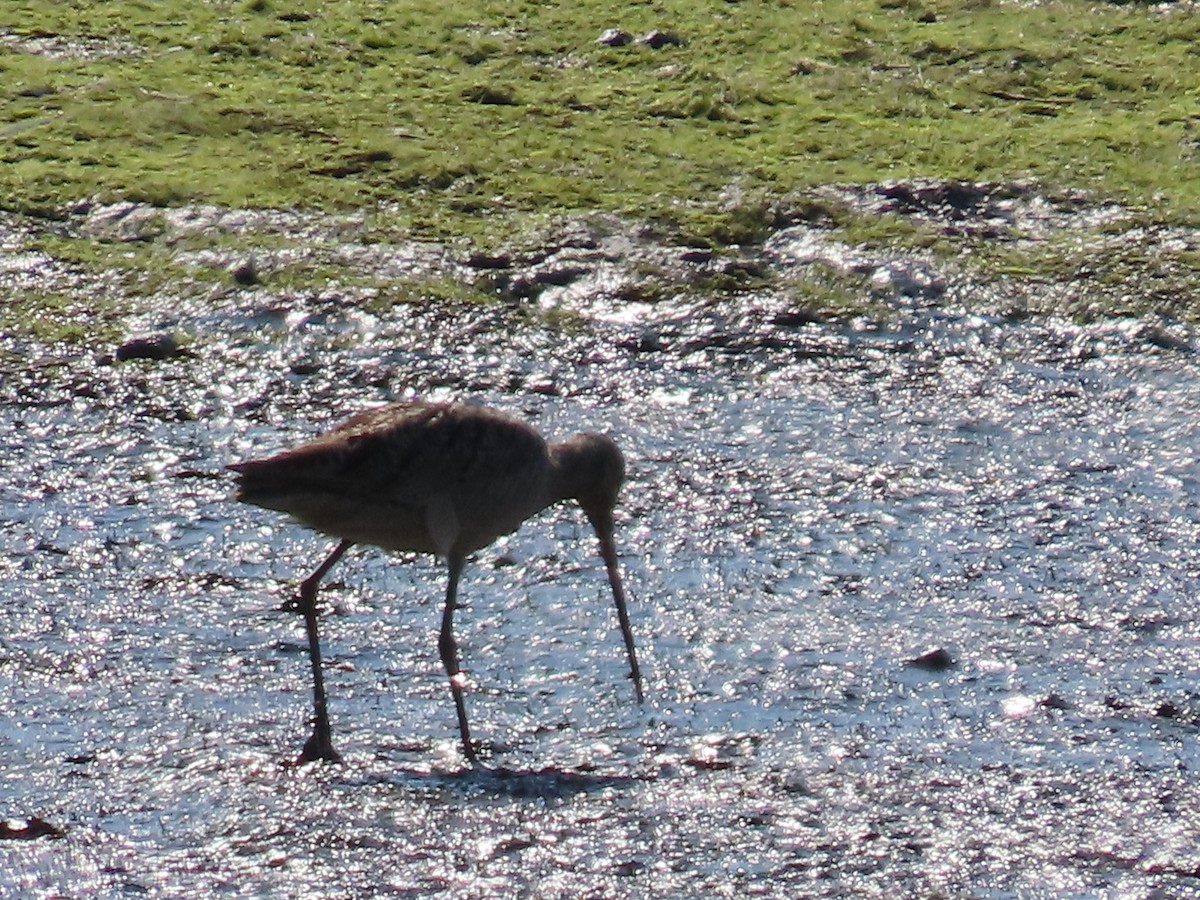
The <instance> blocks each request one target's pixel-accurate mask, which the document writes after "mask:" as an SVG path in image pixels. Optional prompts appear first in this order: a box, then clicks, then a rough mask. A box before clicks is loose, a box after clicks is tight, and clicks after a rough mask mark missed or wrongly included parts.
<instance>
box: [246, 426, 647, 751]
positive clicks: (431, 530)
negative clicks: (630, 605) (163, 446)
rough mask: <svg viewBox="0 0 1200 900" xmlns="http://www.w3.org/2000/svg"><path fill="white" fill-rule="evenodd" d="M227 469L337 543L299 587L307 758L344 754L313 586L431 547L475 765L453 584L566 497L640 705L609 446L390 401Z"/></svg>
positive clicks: (447, 655) (463, 730)
mask: <svg viewBox="0 0 1200 900" xmlns="http://www.w3.org/2000/svg"><path fill="white" fill-rule="evenodd" d="M229 468H230V469H232V470H233V471H234V472H236V473H237V474H238V493H237V499H239V500H242V501H244V502H246V503H252V504H254V505H255V506H261V507H263V508H264V509H273V510H278V511H280V512H285V513H288V514H290V515H291V516H292V517H293V518H294V519H296V520H297V521H299V522H301V523H302V524H304V525H307V526H309V527H310V528H313V529H315V530H317V531H320V532H323V533H325V534H328V535H331V536H333V537H337V538H339V539H340V541H339V543H338V545H337V546H336V547H335V548H334V549H333V552H332V553H330V554H329V556H328V557H327V558H326V559H325V561H324V562H323V563H321V565H320V566H318V567H317V569H316V571H315V572H313V573H312V574H311V575H310V576H309V577H308V578H306V579H305V580H304V581H303V582H302V583H301V585H300V600H299V611H300V612H301V613H303V615H304V622H305V628H306V630H307V632H308V649H309V657H310V660H311V662H312V676H313V709H314V713H315V716H314V725H313V733H312V736H311V737H310V738H309V739H308V741H307V742H306V743H305V745H304V750H303V751H302V753H301V754H300V760H299V761H300V762H308V761H311V760H316V759H324V760H331V761H335V760H337V759H339V757H338V754H337V751H335V750H334V749H333V743H332V740H331V738H330V730H329V714H328V711H327V706H326V702H325V683H324V678H323V676H322V672H321V647H320V641H319V640H318V636H317V588H318V586H319V585H320V582H321V579H322V578H323V577H324V576H325V575H326V573H328V572H329V570H330V569H331V568H333V566H334V565H335V564H336V563H337V561H338V560H339V559H341V558H342V556H343V554H345V552H346V551H347V550H348V549H349V548H350V547H351V546H352V545H354V544H376V545H378V546H380V547H383V548H385V549H388V550H411V551H417V552H429V553H436V554H438V555H439V556H443V557H445V558H446V559H447V561H448V562H449V568H450V581H449V585H448V587H447V589H446V607H445V611H444V612H443V614H442V628H441V635H440V638H439V640H438V649H439V651H440V653H441V658H442V664H443V665H444V666H445V668H446V674H447V675H449V676H450V691H451V693H452V694H453V696H454V707H455V710H456V711H457V713H458V730H459V735H460V736H461V738H462V746H463V752H464V753H465V754H466V755H467V758H468V759H470V760H472V761H474V760H475V747H474V745H473V744H472V743H471V733H470V730H469V728H468V726H467V712H466V707H465V705H464V703H463V685H464V683H465V678H464V677H463V675H462V673H461V671H460V669H459V665H458V646H457V644H456V643H455V641H454V628H453V624H454V610H455V605H456V598H457V594H458V579H459V576H460V575H461V574H462V569H463V564H464V563H465V561H466V558H467V556H468V554H470V553H473V552H474V551H476V550H478V549H480V548H481V547H485V546H487V545H488V544H490V543H491V542H492V541H494V540H495V539H496V538H497V537H499V536H500V535H503V534H508V533H510V532H512V531H515V530H516V529H517V528H518V527H519V526H520V525H521V523H522V522H524V521H525V520H526V519H528V518H529V517H531V516H533V515H535V514H537V513H539V512H541V511H542V510H544V509H546V508H547V507H548V506H551V505H553V504H555V503H558V502H559V501H561V500H570V499H573V500H576V501H577V502H578V503H579V505H580V506H581V507H582V508H583V511H584V513H585V514H586V516H587V518H588V521H589V522H591V524H592V527H593V528H594V529H595V531H596V535H597V537H599V539H600V555H601V556H602V557H603V559H604V566H605V568H606V569H607V571H608V580H609V583H610V584H611V585H612V591H613V598H614V600H615V601H616V606H617V618H618V620H619V622H620V625H621V634H622V636H623V637H624V639H625V649H626V651H627V653H628V655H629V665H630V669H631V677H632V678H633V684H634V690H635V691H636V692H637V698H638V702H639V703H640V702H642V681H641V673H640V672H639V670H638V663H637V654H636V652H635V650H634V646H633V630H632V628H631V627H630V624H629V613H628V611H627V610H626V607H625V592H624V590H623V589H622V586H621V575H620V572H619V571H618V569H617V551H616V546H615V544H614V541H613V507H614V506H615V505H616V502H617V494H618V492H619V491H620V489H621V483H622V482H623V481H624V480H625V460H624V457H622V455H621V451H620V450H619V449H618V448H617V445H616V444H615V443H613V441H612V439H611V438H609V437H607V436H605V435H602V434H577V435H575V437H573V438H571V439H570V440H567V441H563V442H562V443H558V444H549V445H548V444H547V443H546V441H545V440H543V439H542V436H541V435H540V434H538V433H537V431H535V430H534V429H533V428H532V427H530V426H529V425H526V424H525V423H524V422H521V421H519V420H517V419H514V418H512V417H510V416H507V415H504V414H503V413H500V412H497V411H495V410H492V409H487V408H485V407H481V406H470V405H465V404H458V403H419V402H410V403H394V404H391V405H389V406H382V407H379V408H377V409H372V410H368V411H366V412H363V413H360V414H359V415H356V416H354V417H353V418H351V419H350V420H348V421H346V422H344V423H342V424H341V425H339V426H337V427H336V428H334V429H332V430H330V431H327V432H325V433H324V434H322V435H320V436H318V437H316V438H314V439H313V440H311V441H309V442H308V443H305V444H301V445H300V446H299V447H295V448H293V449H291V450H287V451H284V452H283V453H280V454H278V455H276V456H271V457H268V458H266V459H256V460H251V461H249V462H243V463H237V464H235V465H231V466H229Z"/></svg>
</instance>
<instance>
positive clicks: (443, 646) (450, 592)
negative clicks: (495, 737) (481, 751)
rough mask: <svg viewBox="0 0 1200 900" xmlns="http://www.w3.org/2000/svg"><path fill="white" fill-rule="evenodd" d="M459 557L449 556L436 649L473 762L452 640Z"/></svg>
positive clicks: (455, 644) (455, 653) (456, 599)
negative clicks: (444, 605)
mask: <svg viewBox="0 0 1200 900" xmlns="http://www.w3.org/2000/svg"><path fill="white" fill-rule="evenodd" d="M462 568H463V560H462V558H461V557H457V556H453V555H452V556H451V557H450V584H449V586H448V587H447V588H446V609H445V610H444V611H443V613H442V633H441V636H440V637H439V638H438V651H439V652H440V653H441V655H442V665H443V666H445V667H446V674H447V675H449V676H450V693H452V694H453V695H454V709H455V711H456V712H457V713H458V733H459V736H460V737H462V745H463V753H465V754H466V755H467V759H468V760H470V761H471V762H475V747H474V745H473V744H472V743H471V732H470V729H469V728H468V727H467V707H466V704H465V703H464V702H463V689H462V686H463V676H462V672H461V670H460V669H459V668H458V644H457V643H456V642H455V640H454V608H455V606H456V604H457V602H458V576H459V575H460V574H461V573H462Z"/></svg>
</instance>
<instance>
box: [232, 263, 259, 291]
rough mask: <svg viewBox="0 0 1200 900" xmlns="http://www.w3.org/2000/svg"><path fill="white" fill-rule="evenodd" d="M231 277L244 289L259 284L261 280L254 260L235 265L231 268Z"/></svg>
mask: <svg viewBox="0 0 1200 900" xmlns="http://www.w3.org/2000/svg"><path fill="white" fill-rule="evenodd" d="M229 275H230V277H231V278H233V280H234V281H235V282H236V283H238V284H240V285H242V287H251V286H252V285H256V284H258V283H259V281H260V280H261V279H260V278H259V276H258V266H256V265H255V264H254V260H252V259H246V260H243V261H242V262H239V263H234V264H233V265H232V266H230V267H229Z"/></svg>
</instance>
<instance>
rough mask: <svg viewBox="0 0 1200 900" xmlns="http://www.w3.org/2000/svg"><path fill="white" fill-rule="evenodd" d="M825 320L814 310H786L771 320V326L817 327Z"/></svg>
mask: <svg viewBox="0 0 1200 900" xmlns="http://www.w3.org/2000/svg"><path fill="white" fill-rule="evenodd" d="M824 321H825V319H824V317H822V315H821V314H820V313H819V312H817V311H816V310H814V309H786V310H784V311H783V312H778V313H776V314H775V315H774V316H773V317H772V318H771V324H772V325H779V326H781V327H783V328H800V327H801V326H804V325H819V324H820V323H821V322H824Z"/></svg>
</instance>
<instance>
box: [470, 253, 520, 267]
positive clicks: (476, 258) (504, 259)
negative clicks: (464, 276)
mask: <svg viewBox="0 0 1200 900" xmlns="http://www.w3.org/2000/svg"><path fill="white" fill-rule="evenodd" d="M467 265H468V266H470V267H471V268H472V269H508V268H510V267H511V266H512V257H511V256H509V255H508V254H507V253H494V254H493V253H481V252H475V253H472V254H471V255H470V256H468V257H467Z"/></svg>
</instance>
